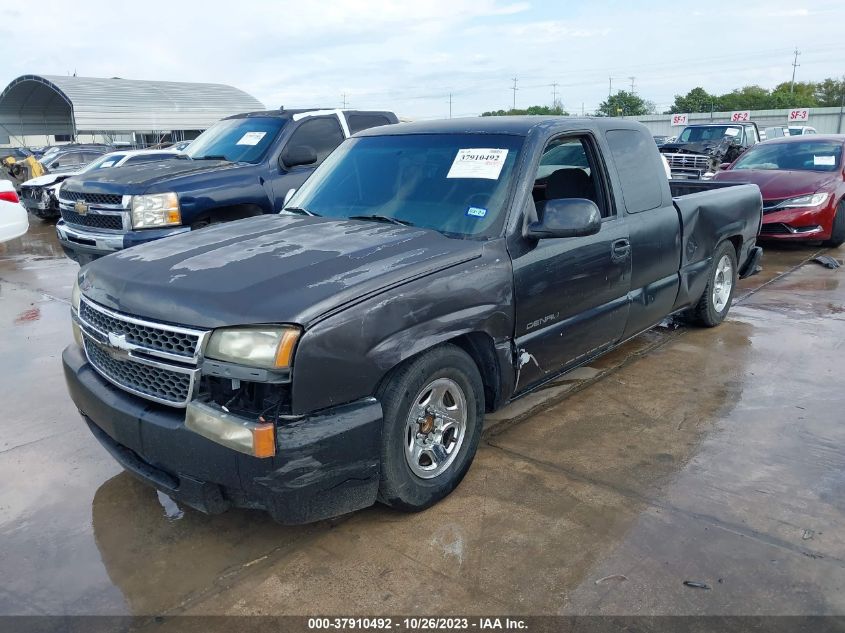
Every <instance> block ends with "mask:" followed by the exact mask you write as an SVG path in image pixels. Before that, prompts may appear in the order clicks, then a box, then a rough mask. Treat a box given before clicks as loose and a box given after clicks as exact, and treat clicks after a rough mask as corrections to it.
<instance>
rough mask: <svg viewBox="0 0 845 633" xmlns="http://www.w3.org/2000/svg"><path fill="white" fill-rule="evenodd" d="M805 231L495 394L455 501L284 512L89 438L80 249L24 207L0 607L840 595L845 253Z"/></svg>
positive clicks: (791, 607) (5, 439)
mask: <svg viewBox="0 0 845 633" xmlns="http://www.w3.org/2000/svg"><path fill="white" fill-rule="evenodd" d="M814 252H815V250H814V249H803V250H796V249H784V250H776V249H768V250H767V251H766V256H765V259H764V265H765V272H764V274H762V275H759V276H757V277H754V278H751V279H748V280H745V281H743V282H741V291H742V292H741V295H740V296H743V297H744V298H743V299H742V300H741V302H740V303H739V304H738V305H735V306H734V308H733V311H732V313H731V317H730V319H729V320H728V321H727V322H726V323H725V324H723V325H722V326H721V327H719V328H716V329H713V330H704V329H694V328H687V327H680V328H677V329H676V328H674V327H662V328H657V329H655V330H653V331H651V332H649V333H647V334H645V335H643V336H640V337H638V338H637V339H634V340H633V341H631V342H629V343H627V344H626V345H625V346H623V347H622V348H620V349H619V350H617V351H614V352H612V353H611V354H609V355H607V356H606V357H604V358H602V359H599V360H597V361H596V362H594V363H592V364H591V365H590V366H589V367H584V368H581V369H579V370H577V371H576V372H574V373H572V374H570V375H568V376H566V377H563V378H562V379H561V380H559V381H556V383H555V384H553V385H550V386H549V387H547V388H546V389H544V390H543V391H542V392H540V393H538V394H534V395H532V396H531V397H530V399H529V398H526V399H525V400H523V401H522V402H517V403H514V404H513V405H511V406H510V407H508V408H507V409H506V410H505V411H504V412H500V413H499V414H497V415H496V416H492V417H491V419H490V420H489V426H488V429H487V431H486V433H485V438H484V440H483V442H482V446H481V448H480V450H479V454H478V457H477V460H476V462H475V464H474V465H473V467H472V468H471V470H470V472H469V474H468V475H467V478H466V479H465V481H464V482H463V484H462V485H461V486H460V488H459V489H458V490H457V491H456V492H455V493H454V494H453V495H452V496H450V497H449V498H447V499H446V500H445V501H444V502H442V503H441V504H439V505H437V506H435V507H433V508H431V509H429V510H427V511H425V512H422V513H419V514H415V515H406V514H400V513H396V512H393V511H391V510H388V509H386V508H383V507H378V506H377V507H374V508H371V509H368V510H365V511H362V512H358V513H356V514H353V515H350V516H346V517H341V518H339V519H336V520H334V521H326V522H322V523H319V524H316V525H309V526H300V527H284V526H280V525H277V524H275V523H273V522H272V521H271V520H270V519H269V518H268V517H267V516H265V515H263V514H261V513H256V512H248V511H233V512H229V513H227V514H224V515H221V516H215V517H208V516H205V515H202V514H200V513H198V512H196V511H194V510H192V509H190V508H186V507H182V506H180V505H179V504H177V503H176V502H174V501H173V500H172V499H170V498H168V497H166V496H164V495H161V494H160V493H157V492H156V491H154V490H152V489H150V488H148V487H146V486H145V485H143V484H141V483H140V482H137V481H136V480H134V479H133V478H132V477H131V476H129V475H128V474H126V473H123V472H121V471H120V469H119V468H118V467H117V465H116V464H115V463H114V462H113V461H112V460H111V458H110V457H109V456H108V455H107V454H106V453H105V451H103V450H102V448H101V447H100V446H99V445H98V444H97V443H96V441H95V440H94V439H93V438H91V437H90V435H89V433H88V431H87V429H85V428H84V427H83V425H82V423H81V421H80V419H79V417H78V415H77V414H76V412H75V411H74V410H73V406H72V404H71V402H70V400H69V399H68V397H67V395H66V393H65V389H64V384H63V379H62V376H61V366H60V360H59V358H60V352H61V349H62V348H63V347H64V345H66V344H67V342H68V341H69V340H70V323H69V315H68V305H67V300H68V297H69V294H70V287H71V285H72V283H73V278H74V275H75V274H76V271H77V270H78V267H77V266H76V265H75V264H73V263H72V262H70V261H68V260H65V259H63V257H62V254H61V251H60V249H59V248H58V245H57V243H56V241H55V238H54V235H53V229H52V227H51V226H50V225H39V224H38V222H33V230H32V231H31V232H30V234H29V235H28V236H27V237H26V238H25V240H18V241H15V242H11V243H10V244H7V245H3V246H0V324H1V325H2V328H3V332H4V334H3V337H2V339H0V375H2V378H3V380H2V381H0V385H2V386H0V390H2V391H0V401H2V402H3V403H4V405H3V406H4V412H3V415H0V479H2V481H3V482H4V485H3V487H2V488H0V542H2V544H3V546H2V548H0V569H3V570H4V574H3V580H2V581H0V614H26V613H53V614H73V613H97V614H124V613H126V614H165V613H170V614H180V613H202V614H215V613H227V614H289V613H290V614H294V613H295V614H326V613H338V614H362V615H365V614H366V615H375V614H380V613H381V614H397V613H425V614H438V613H449V612H451V613H466V614H472V613H479V614H489V613H493V612H495V613H505V612H507V613H511V612H512V613H525V614H556V613H562V614H581V613H615V614H646V613H707V614H736V613H744V614H770V613H794V614H799V613H813V614H824V613H840V614H841V613H845V592H843V591H842V589H843V587H845V531H843V530H842V528H841V526H842V525H843V519H845V502H844V501H843V498H845V496H843V490H845V475H843V473H845V448H843V447H845V427H843V425H842V415H841V411H842V409H843V405H845V389H843V386H845V385H844V384H843V382H845V381H843V371H844V370H845V355H843V353H842V352H843V347H845V344H844V343H843V341H845V336H843V334H845V325H843V320H844V319H843V316H842V315H843V310H845V286H842V285H840V283H839V282H840V280H841V276H842V275H843V274H845V273H843V272H842V271H843V270H845V269H839V270H827V269H824V268H822V267H820V266H818V265H815V264H812V263H810V264H804V265H802V262H804V261H806V260H807V258H809V257H811V255H812V254H813V253H814ZM842 255H843V253H842V251H840V252H838V253H837V254H836V256H837V257H840V258H841V257H842ZM6 570H14V573H11V574H10V573H6ZM684 581H689V582H691V583H704V584H706V585H707V586H708V587H709V588H710V589H709V590H702V589H696V588H694V587H690V586H688V585H684V584H683V583H684Z"/></svg>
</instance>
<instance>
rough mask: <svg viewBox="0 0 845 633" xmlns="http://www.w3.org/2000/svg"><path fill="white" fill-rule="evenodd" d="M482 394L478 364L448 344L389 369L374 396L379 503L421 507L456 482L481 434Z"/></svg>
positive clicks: (451, 488)
mask: <svg viewBox="0 0 845 633" xmlns="http://www.w3.org/2000/svg"><path fill="white" fill-rule="evenodd" d="M483 394H484V387H483V384H482V382H481V376H480V374H479V372H478V368H477V367H476V365H475V363H474V362H473V360H472V358H470V357H469V355H468V354H467V353H466V352H464V351H463V350H462V349H460V348H459V347H456V346H454V345H444V346H442V347H438V348H436V349H433V350H431V351H429V352H426V353H424V354H423V355H421V356H419V357H417V358H416V359H414V360H412V361H410V362H409V363H407V364H405V365H403V366H401V367H399V368H398V369H396V370H395V371H394V372H393V374H392V375H391V376H390V378H388V380H387V381H386V382H385V384H384V385H383V386H382V388H381V389H380V390H379V394H378V395H379V399H380V400H381V403H382V408H383V410H384V432H383V434H382V451H381V467H382V473H381V483H380V485H379V500H380V501H381V502H382V503H385V504H387V505H389V506H391V507H394V508H397V509H400V510H406V511H418V510H423V509H425V508H427V507H429V506H431V505H433V504H434V503H436V502H437V501H439V500H440V499H442V498H443V497H445V496H446V495H448V494H449V493H450V492H452V490H454V489H455V488H456V487H457V485H458V484H459V483H460V482H461V480H462V479H463V478H464V475H465V474H466V472H467V470H468V469H469V466H470V464H471V463H472V460H473V458H474V457H475V452H476V450H477V448H478V443H479V440H480V438H481V427H482V424H483V418H484V395H483Z"/></svg>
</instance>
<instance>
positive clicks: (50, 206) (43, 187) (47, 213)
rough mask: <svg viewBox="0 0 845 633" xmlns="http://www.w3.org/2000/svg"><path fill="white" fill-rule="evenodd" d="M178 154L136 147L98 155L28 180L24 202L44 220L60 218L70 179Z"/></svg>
mask: <svg viewBox="0 0 845 633" xmlns="http://www.w3.org/2000/svg"><path fill="white" fill-rule="evenodd" d="M178 155H179V152H176V151H173V150H169V149H133V150H122V151H116V152H109V153H108V154H103V155H102V156H99V157H97V158H96V159H94V160H92V161H91V162H90V163H88V164H87V165H85V166H83V167H82V168H81V169H77V170H76V171H69V172H68V171H66V172H62V173H57V174H55V173H53V174H45V175H43V176H39V177H38V178H32V179H31V180H27V181H26V182H25V183H23V184H22V185H21V202H22V203H23V205H24V206H25V207H26V209H27V210H28V211H30V212H31V213H32V214H33V215H35V216H37V217H39V218H41V219H42V220H47V219H49V218H57V217H59V187H61V184H62V183H63V182H64V181H65V180H67V179H68V178H72V177H73V176H78V175H80V174H84V173H90V172H92V171H97V170H98V169H110V168H112V167H122V166H123V165H136V164H138V163H149V162H152V161H156V160H164V159H166V158H171V157H173V156H178Z"/></svg>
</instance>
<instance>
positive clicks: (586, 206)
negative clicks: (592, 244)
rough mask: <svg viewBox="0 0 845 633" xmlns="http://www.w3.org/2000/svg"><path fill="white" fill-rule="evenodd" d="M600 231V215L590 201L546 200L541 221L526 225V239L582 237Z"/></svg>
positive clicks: (572, 199) (573, 199) (582, 199)
mask: <svg viewBox="0 0 845 633" xmlns="http://www.w3.org/2000/svg"><path fill="white" fill-rule="evenodd" d="M600 229H601V213H600V212H599V208H598V207H597V206H596V204H595V203H594V202H593V201H592V200H587V199H585V198H559V199H557V200H548V201H547V202H546V206H545V208H544V210H543V219H542V220H540V221H539V222H532V223H531V224H529V225H528V231H527V235H526V237H530V238H533V239H536V240H540V239H544V238H549V237H583V236H585V235H595V234H596V233H598V232H599V230H600Z"/></svg>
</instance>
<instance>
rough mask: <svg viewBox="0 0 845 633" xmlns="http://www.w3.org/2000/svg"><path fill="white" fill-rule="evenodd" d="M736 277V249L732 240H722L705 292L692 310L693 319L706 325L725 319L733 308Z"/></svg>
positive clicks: (712, 324) (715, 323)
mask: <svg viewBox="0 0 845 633" xmlns="http://www.w3.org/2000/svg"><path fill="white" fill-rule="evenodd" d="M736 278H737V274H736V250H735V249H734V246H733V244H731V243H730V242H722V243H721V244H720V245H719V246H718V248H717V249H716V254H715V255H714V256H713V263H712V265H711V266H710V272H709V277H708V280H707V287H706V288H705V289H704V294H703V295H701V298H700V299H699V300H698V303H697V304H696V305H695V307H693V308H692V310H691V311H690V316H691V317H692V320H693V321H695V322H696V323H698V324H700V325H704V326H706V327H713V326H716V325H719V324H720V323H721V322H722V321H724V320H725V317H726V316H727V315H728V311H729V310H730V309H731V301H732V300H733V294H734V288H735V287H736Z"/></svg>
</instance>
